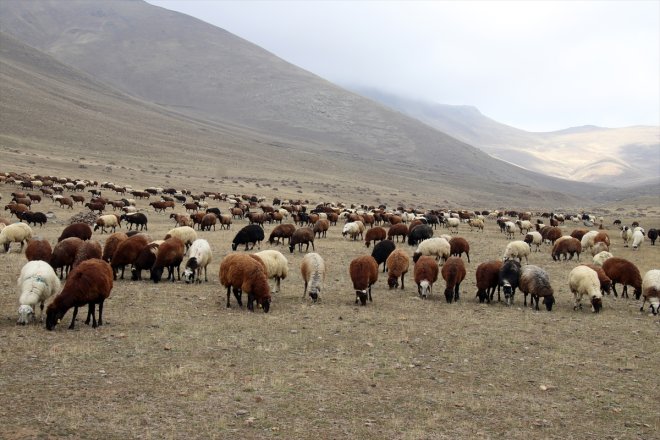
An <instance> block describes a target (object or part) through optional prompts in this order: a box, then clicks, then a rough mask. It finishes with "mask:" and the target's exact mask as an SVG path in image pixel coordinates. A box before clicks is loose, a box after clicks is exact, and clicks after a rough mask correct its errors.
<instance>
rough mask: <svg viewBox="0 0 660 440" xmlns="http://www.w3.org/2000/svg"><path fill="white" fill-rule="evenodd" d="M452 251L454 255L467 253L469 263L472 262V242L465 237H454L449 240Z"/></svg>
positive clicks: (458, 255)
mask: <svg viewBox="0 0 660 440" xmlns="http://www.w3.org/2000/svg"><path fill="white" fill-rule="evenodd" d="M449 247H450V253H451V255H452V256H455V257H460V256H461V255H463V253H465V256H466V257H467V260H468V263H469V262H470V244H469V243H468V242H467V240H466V239H464V238H463V237H453V238H452V239H451V240H449Z"/></svg>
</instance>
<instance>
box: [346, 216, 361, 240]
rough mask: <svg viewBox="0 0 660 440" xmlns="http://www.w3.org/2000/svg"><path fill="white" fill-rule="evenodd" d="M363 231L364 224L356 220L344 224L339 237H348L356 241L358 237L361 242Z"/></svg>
mask: <svg viewBox="0 0 660 440" xmlns="http://www.w3.org/2000/svg"><path fill="white" fill-rule="evenodd" d="M364 231H365V227H364V223H362V222H361V221H360V220H356V221H354V222H349V223H346V224H345V225H344V228H343V229H342V231H341V235H342V236H343V237H346V236H347V235H348V236H349V237H350V238H351V239H353V240H357V238H358V237H360V240H361V239H362V238H363V233H364Z"/></svg>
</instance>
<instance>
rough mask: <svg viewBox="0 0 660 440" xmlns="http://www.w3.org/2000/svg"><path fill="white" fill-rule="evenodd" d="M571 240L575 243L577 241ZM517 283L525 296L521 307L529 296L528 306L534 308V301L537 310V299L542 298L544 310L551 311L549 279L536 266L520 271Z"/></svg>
mask: <svg viewBox="0 0 660 440" xmlns="http://www.w3.org/2000/svg"><path fill="white" fill-rule="evenodd" d="M571 238H572V237H571ZM572 239H573V240H576V241H577V239H574V238H572ZM578 243H579V242H578ZM518 283H519V287H520V291H521V292H522V293H523V294H524V295H525V297H524V298H525V299H524V301H523V305H525V306H526V305H527V295H528V294H531V295H532V298H531V300H530V302H529V306H530V307H534V301H536V307H535V308H536V310H538V309H539V297H541V296H542V297H543V303H544V304H545V309H546V310H547V311H548V312H550V311H552V305H553V304H554V303H555V297H554V291H553V290H552V286H551V285H550V277H549V276H548V273H547V272H546V271H545V270H543V269H541V268H540V267H538V266H534V265H531V264H528V265H527V266H525V267H523V268H522V269H521V271H520V279H519V281H518Z"/></svg>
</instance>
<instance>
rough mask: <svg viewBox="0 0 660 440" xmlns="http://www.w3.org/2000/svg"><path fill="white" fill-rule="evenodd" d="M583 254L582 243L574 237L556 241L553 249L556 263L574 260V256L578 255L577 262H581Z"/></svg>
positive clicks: (553, 257)
mask: <svg viewBox="0 0 660 440" xmlns="http://www.w3.org/2000/svg"><path fill="white" fill-rule="evenodd" d="M581 252H582V243H581V242H580V240H578V239H577V238H574V237H563V238H562V239H561V240H556V241H555V245H554V246H553V247H552V259H553V260H554V261H561V257H562V256H563V257H564V261H566V260H567V259H568V260H572V259H573V255H575V254H577V261H580V253H581Z"/></svg>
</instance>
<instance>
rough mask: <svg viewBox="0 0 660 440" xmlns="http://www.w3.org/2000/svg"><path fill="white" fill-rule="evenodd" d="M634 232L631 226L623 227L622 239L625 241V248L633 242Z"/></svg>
mask: <svg viewBox="0 0 660 440" xmlns="http://www.w3.org/2000/svg"><path fill="white" fill-rule="evenodd" d="M632 234H633V231H632V229H631V228H630V227H629V226H621V238H622V239H623V247H628V242H629V241H630V240H632Z"/></svg>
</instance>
